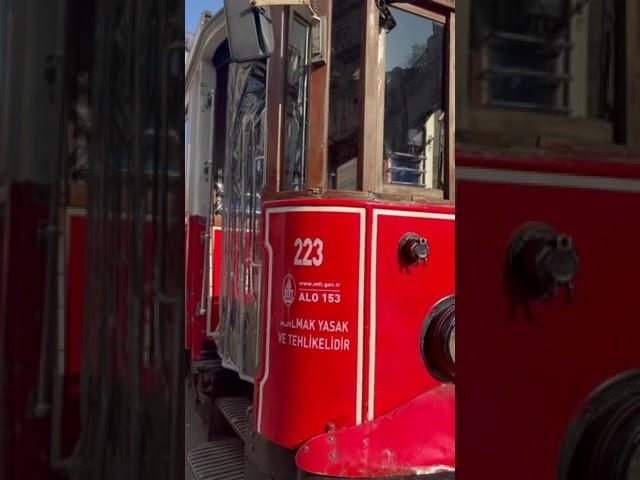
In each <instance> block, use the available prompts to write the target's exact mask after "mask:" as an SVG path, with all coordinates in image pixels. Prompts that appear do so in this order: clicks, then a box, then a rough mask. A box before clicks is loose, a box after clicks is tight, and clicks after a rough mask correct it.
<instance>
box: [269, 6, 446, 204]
mask: <svg viewBox="0 0 640 480" xmlns="http://www.w3.org/2000/svg"><path fill="white" fill-rule="evenodd" d="M363 2H366V3H365V8H364V9H363V15H364V19H363V37H362V63H361V68H360V71H361V78H362V80H361V93H360V124H361V129H360V134H359V138H358V164H357V168H358V190H357V191H347V190H330V189H328V171H327V169H328V152H329V148H328V147H329V146H328V137H329V101H330V100H329V99H330V91H329V90H330V81H331V78H330V76H331V55H330V51H331V38H332V35H331V29H332V25H331V23H332V22H331V18H332V3H333V2H332V1H330V0H328V1H325V2H316V3H315V5H314V8H315V9H316V11H317V13H318V15H320V16H321V17H324V18H326V31H325V32H324V34H325V42H326V45H327V52H326V62H325V63H324V64H312V66H311V73H310V77H309V78H310V80H309V90H310V92H309V127H308V128H309V131H308V139H309V143H308V149H309V151H308V156H307V176H306V178H307V180H306V189H305V190H303V191H283V190H282V184H283V169H284V165H283V158H284V151H283V149H284V142H285V138H284V136H285V131H284V124H285V121H284V120H285V119H284V113H285V112H284V102H285V91H284V88H285V86H284V83H285V82H284V80H285V79H286V68H287V58H286V50H287V45H288V36H287V35H288V25H289V21H290V19H289V15H288V14H287V9H286V8H285V7H272V24H273V29H274V37H275V39H276V42H275V51H274V54H273V55H272V57H271V58H270V60H269V66H268V73H267V147H266V153H267V161H266V163H265V190H264V191H263V198H264V199H265V200H268V199H282V198H295V197H300V196H306V195H309V194H310V193H311V194H320V193H321V194H323V195H325V196H327V197H342V198H344V197H347V198H370V195H371V194H374V195H375V196H377V197H379V198H388V199H392V200H404V201H406V200H440V201H445V202H446V201H452V200H453V198H454V195H455V175H454V172H455V145H454V142H455V86H454V82H453V79H454V78H455V60H454V55H453V54H452V52H455V0H413V1H407V2H403V3H401V4H394V5H393V6H394V7H398V8H401V9H404V10H407V11H409V12H411V13H414V14H418V15H421V16H423V17H425V18H429V19H431V20H435V21H438V22H441V23H443V24H444V25H445V28H446V45H445V61H446V63H447V65H448V68H447V69H446V74H445V80H444V84H445V85H447V86H448V88H446V89H445V91H444V99H443V100H444V104H445V105H446V115H447V119H448V125H447V131H448V135H447V137H448V138H447V141H446V144H445V158H446V159H447V160H446V162H445V178H447V180H448V182H447V185H445V189H444V191H443V190H439V189H429V188H422V187H410V186H404V185H392V184H384V183H383V182H382V177H383V175H382V168H383V165H382V163H383V162H382V158H383V154H382V152H383V149H382V145H383V133H384V108H382V109H381V108H380V101H379V99H380V96H381V95H382V96H384V74H385V70H384V67H385V65H384V57H383V58H382V59H380V57H379V52H380V49H381V48H384V42H385V35H386V34H385V33H384V32H382V31H380V28H379V10H378V7H377V5H376V1H375V0H363ZM380 79H382V82H381V81H380ZM382 98H383V97H382Z"/></svg>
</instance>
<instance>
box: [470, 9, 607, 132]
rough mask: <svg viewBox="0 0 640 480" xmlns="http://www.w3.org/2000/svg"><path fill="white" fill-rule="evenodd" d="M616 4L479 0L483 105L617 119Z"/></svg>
mask: <svg viewBox="0 0 640 480" xmlns="http://www.w3.org/2000/svg"><path fill="white" fill-rule="evenodd" d="M615 3H616V1H615V0H588V1H586V0H526V1H522V2H514V1H513V0H474V1H473V3H472V39H471V98H472V102H473V103H475V104H476V105H478V104H479V105H483V106H488V107H496V108H503V109H511V110H520V111H529V112H537V113H548V114H555V115H564V116H570V117H577V118H594V119H605V120H611V118H612V112H613V105H614V92H613V84H614V82H613V79H614V37H615V35H614V25H615Z"/></svg>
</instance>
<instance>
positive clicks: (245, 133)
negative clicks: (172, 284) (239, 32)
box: [215, 62, 266, 381]
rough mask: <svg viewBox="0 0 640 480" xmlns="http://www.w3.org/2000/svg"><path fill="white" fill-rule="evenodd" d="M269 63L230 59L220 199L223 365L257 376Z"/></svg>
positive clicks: (247, 377) (219, 336) (220, 342)
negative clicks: (226, 132) (233, 61)
mask: <svg viewBox="0 0 640 480" xmlns="http://www.w3.org/2000/svg"><path fill="white" fill-rule="evenodd" d="M265 107H266V64H265V63H263V62H258V63H251V64H236V63H232V64H230V67H229V88H228V99H227V126H228V134H227V135H228V137H227V153H226V162H225V169H224V196H223V201H222V225H223V227H222V234H223V242H222V243H223V247H222V248H223V251H222V258H223V260H222V272H221V282H222V284H221V291H220V324H219V326H218V328H217V330H216V332H215V336H216V338H217V340H218V342H217V343H218V346H219V353H220V356H221V357H222V361H223V365H224V366H225V367H227V368H230V369H232V370H235V371H237V372H238V374H239V376H240V378H242V379H244V380H247V381H253V378H254V375H255V370H256V362H257V360H256V359H257V358H258V356H257V345H258V338H257V332H258V322H259V318H260V312H261V298H262V295H261V294H262V292H261V287H260V285H261V275H262V260H261V258H262V252H261V244H260V224H261V197H260V192H261V191H262V187H263V184H264V172H263V167H264V152H265V131H266V108H265Z"/></svg>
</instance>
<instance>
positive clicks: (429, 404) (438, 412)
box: [296, 385, 455, 478]
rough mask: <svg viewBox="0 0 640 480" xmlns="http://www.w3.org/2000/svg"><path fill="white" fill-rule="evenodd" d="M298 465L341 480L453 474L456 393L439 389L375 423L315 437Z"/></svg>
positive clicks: (447, 388)
mask: <svg viewBox="0 0 640 480" xmlns="http://www.w3.org/2000/svg"><path fill="white" fill-rule="evenodd" d="M296 464H297V465H298V467H299V468H300V469H301V470H303V471H305V472H308V473H312V474H315V475H324V476H331V477H340V478H379V477H380V478H382V477H391V476H394V477H395V476H409V475H421V474H422V475H424V474H432V473H440V472H447V471H452V470H455V388H454V387H453V386H452V385H444V386H440V387H436V388H434V389H432V390H430V391H428V392H427V393H423V394H422V395H420V396H418V397H416V398H415V399H413V400H411V401H409V402H408V403H406V404H405V405H403V406H401V407H399V408H396V409H394V410H392V411H391V412H389V413H387V414H386V415H383V416H381V417H380V418H377V419H376V420H374V421H372V422H367V423H365V424H363V425H359V426H354V427H350V428H345V429H343V430H341V431H337V432H329V433H325V434H323V435H320V436H318V437H315V438H313V439H311V440H309V441H308V442H307V443H305V444H304V445H303V446H302V448H301V449H300V450H299V451H298V453H297V454H296Z"/></svg>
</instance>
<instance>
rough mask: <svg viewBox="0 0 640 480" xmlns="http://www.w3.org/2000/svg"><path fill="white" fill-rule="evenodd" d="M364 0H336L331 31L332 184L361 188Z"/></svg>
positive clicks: (330, 154)
mask: <svg viewBox="0 0 640 480" xmlns="http://www.w3.org/2000/svg"><path fill="white" fill-rule="evenodd" d="M363 8H364V2H362V1H361V0H339V1H338V0H335V1H334V2H333V15H332V16H333V24H332V32H331V87H330V96H329V142H328V143H329V159H328V166H329V188H331V189H339V190H357V188H358V167H357V164H358V160H357V157H358V137H359V133H360V64H361V60H362V47H361V45H362V21H363V18H364V12H363Z"/></svg>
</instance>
